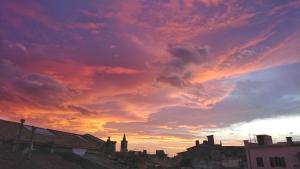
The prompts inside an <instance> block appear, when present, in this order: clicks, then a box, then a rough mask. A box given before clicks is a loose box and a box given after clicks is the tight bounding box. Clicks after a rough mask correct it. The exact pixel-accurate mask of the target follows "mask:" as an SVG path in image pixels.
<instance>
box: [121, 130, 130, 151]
mask: <svg viewBox="0 0 300 169" xmlns="http://www.w3.org/2000/svg"><path fill="white" fill-rule="evenodd" d="M127 144H128V141H127V140H126V135H125V133H124V135H123V140H122V141H121V149H120V151H121V152H123V153H125V152H127V151H128V149H127Z"/></svg>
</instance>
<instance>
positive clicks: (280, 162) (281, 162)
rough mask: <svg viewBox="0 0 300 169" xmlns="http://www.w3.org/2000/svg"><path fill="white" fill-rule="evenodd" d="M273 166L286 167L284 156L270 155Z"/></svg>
mask: <svg viewBox="0 0 300 169" xmlns="http://www.w3.org/2000/svg"><path fill="white" fill-rule="evenodd" d="M270 165H271V167H272V168H273V167H282V168H286V163H285V158H284V157H270Z"/></svg>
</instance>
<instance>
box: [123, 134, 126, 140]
mask: <svg viewBox="0 0 300 169" xmlns="http://www.w3.org/2000/svg"><path fill="white" fill-rule="evenodd" d="M123 141H126V135H125V133H124V135H123Z"/></svg>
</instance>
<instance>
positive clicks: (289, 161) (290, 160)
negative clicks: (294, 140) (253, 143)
mask: <svg viewBox="0 0 300 169" xmlns="http://www.w3.org/2000/svg"><path fill="white" fill-rule="evenodd" d="M248 150H249V149H248ZM248 150H247V151H246V154H247V159H249V155H250V157H251V160H250V161H251V167H252V168H250V162H248V168H249V169H279V168H281V169H282V167H271V164H270V160H269V158H270V157H285V162H286V168H287V169H296V168H295V167H294V165H295V164H298V165H299V159H298V158H297V154H298V153H299V152H300V146H262V147H259V146H257V147H251V148H250V150H249V153H248ZM256 157H262V158H263V161H264V167H257V165H256ZM248 161H249V160H248Z"/></svg>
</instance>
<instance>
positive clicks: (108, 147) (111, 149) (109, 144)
mask: <svg viewBox="0 0 300 169" xmlns="http://www.w3.org/2000/svg"><path fill="white" fill-rule="evenodd" d="M116 143H117V142H116V141H111V140H110V137H108V138H107V141H106V143H105V153H106V154H114V153H115V152H116Z"/></svg>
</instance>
